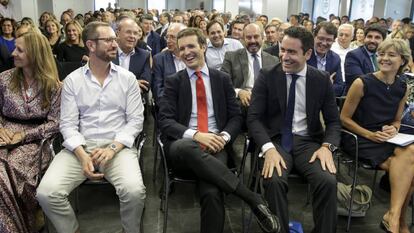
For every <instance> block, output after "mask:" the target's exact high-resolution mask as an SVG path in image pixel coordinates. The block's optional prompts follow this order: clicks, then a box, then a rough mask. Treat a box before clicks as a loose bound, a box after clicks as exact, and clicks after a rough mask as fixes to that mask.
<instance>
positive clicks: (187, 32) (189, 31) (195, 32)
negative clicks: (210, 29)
mask: <svg viewBox="0 0 414 233" xmlns="http://www.w3.org/2000/svg"><path fill="white" fill-rule="evenodd" d="M186 36H197V41H198V44H199V45H200V47H202V46H206V45H207V40H206V37H204V34H203V31H201V29H199V28H186V29H183V30H181V31H180V32H179V33H178V34H177V42H178V40H179V39H181V38H183V37H186Z"/></svg>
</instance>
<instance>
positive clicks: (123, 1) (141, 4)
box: [118, 0, 160, 9]
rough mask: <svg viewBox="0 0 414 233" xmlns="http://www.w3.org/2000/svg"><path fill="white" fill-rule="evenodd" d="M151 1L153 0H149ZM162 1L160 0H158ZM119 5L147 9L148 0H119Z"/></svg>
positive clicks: (126, 7)
mask: <svg viewBox="0 0 414 233" xmlns="http://www.w3.org/2000/svg"><path fill="white" fill-rule="evenodd" d="M148 1H151V0H148ZM152 1H154V0H152ZM157 1H160V0H157ZM118 3H119V7H122V8H125V9H134V8H144V9H146V8H147V7H146V3H147V2H146V1H145V0H118Z"/></svg>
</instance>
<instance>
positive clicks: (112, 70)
mask: <svg viewBox="0 0 414 233" xmlns="http://www.w3.org/2000/svg"><path fill="white" fill-rule="evenodd" d="M109 66H110V68H109V74H108V76H112V75H113V74H114V73H116V72H118V67H117V66H116V65H115V64H114V63H112V62H110V63H109ZM82 69H83V74H85V76H87V77H89V78H91V77H92V76H91V75H92V72H91V68H90V67H89V62H87V63H86V65H84V66H83V67H82Z"/></svg>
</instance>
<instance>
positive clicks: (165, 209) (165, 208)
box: [162, 181, 170, 233]
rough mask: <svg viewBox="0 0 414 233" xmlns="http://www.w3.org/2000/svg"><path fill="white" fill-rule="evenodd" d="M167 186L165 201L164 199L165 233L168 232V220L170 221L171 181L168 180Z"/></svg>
mask: <svg viewBox="0 0 414 233" xmlns="http://www.w3.org/2000/svg"><path fill="white" fill-rule="evenodd" d="M166 184H167V185H166V186H165V193H164V195H165V201H164V225H163V230H162V232H163V233H167V221H168V194H169V192H170V190H169V189H170V182H169V181H168V182H166Z"/></svg>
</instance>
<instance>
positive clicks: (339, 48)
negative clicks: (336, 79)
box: [331, 38, 355, 82]
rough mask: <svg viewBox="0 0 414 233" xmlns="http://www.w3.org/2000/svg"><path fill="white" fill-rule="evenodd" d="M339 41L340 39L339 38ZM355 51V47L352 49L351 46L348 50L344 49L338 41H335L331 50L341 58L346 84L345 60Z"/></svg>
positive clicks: (343, 79) (343, 77)
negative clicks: (347, 55) (348, 54)
mask: <svg viewBox="0 0 414 233" xmlns="http://www.w3.org/2000/svg"><path fill="white" fill-rule="evenodd" d="M337 40H338V38H337ZM353 49H355V48H354V47H351V45H349V47H348V48H346V49H345V48H344V47H342V46H341V45H340V44H339V43H338V41H335V43H333V44H332V47H331V50H332V51H334V52H335V53H337V54H338V55H339V57H340V58H341V71H342V81H344V82H345V58H346V54H347V53H348V52H349V51H351V50H353Z"/></svg>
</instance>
